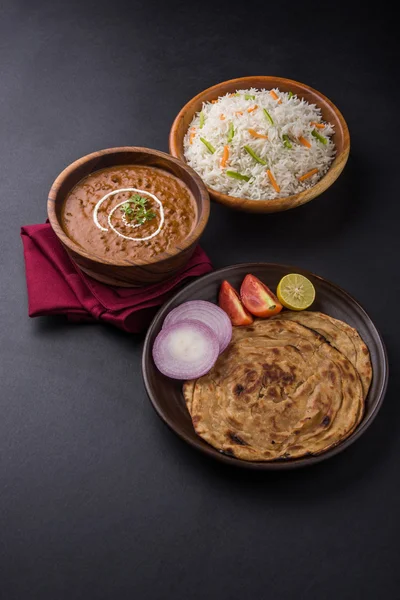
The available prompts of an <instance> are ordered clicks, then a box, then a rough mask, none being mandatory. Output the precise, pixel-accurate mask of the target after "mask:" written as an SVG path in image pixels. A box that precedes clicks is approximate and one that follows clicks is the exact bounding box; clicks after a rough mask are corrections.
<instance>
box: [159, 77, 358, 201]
mask: <svg viewBox="0 0 400 600" xmlns="http://www.w3.org/2000/svg"><path fill="white" fill-rule="evenodd" d="M248 88H257V89H262V88H264V89H266V90H268V89H272V88H279V89H280V90H281V91H283V92H287V91H289V90H291V91H292V92H293V93H294V94H297V95H298V96H301V97H302V98H304V99H305V100H306V101H307V102H309V103H312V104H316V105H317V106H318V108H320V109H321V113H322V117H323V118H324V120H326V121H330V122H331V123H332V122H333V124H334V126H335V133H334V134H333V136H332V139H333V142H334V143H335V146H336V150H337V151H336V156H335V158H334V160H333V162H332V164H331V165H330V167H329V169H328V171H327V172H326V173H325V175H324V176H323V177H321V179H320V180H319V181H318V182H317V183H316V184H315V185H314V186H312V187H311V188H308V189H306V190H304V191H302V192H298V193H297V194H293V195H291V196H286V197H284V198H275V199H272V200H263V199H260V200H250V199H248V198H239V197H235V196H229V195H227V194H223V193H222V192H219V191H218V190H215V189H213V188H210V187H207V190H208V193H209V194H210V196H211V198H212V199H213V200H215V201H216V202H219V203H221V204H225V205H226V206H229V207H231V208H234V209H236V210H242V211H246V212H281V211H285V210H290V209H291V208H295V207H297V206H300V205H302V204H306V203H307V202H310V201H311V200H313V199H314V198H316V197H317V196H320V195H321V194H322V193H323V192H325V191H326V190H327V189H328V188H329V187H330V186H331V185H332V184H333V183H334V182H335V181H336V179H337V178H338V177H339V175H340V174H341V172H342V171H343V169H344V167H345V165H346V163H347V159H348V157H349V152H350V133H349V129H348V126H347V123H346V121H345V119H344V117H343V115H342V113H341V112H340V111H339V109H338V108H337V107H336V106H335V105H334V104H333V102H331V100H329V98H327V97H326V96H325V95H324V94H322V93H321V92H319V91H318V90H316V89H314V88H312V87H311V86H308V85H306V84H305V83H301V82H299V81H295V80H293V79H287V78H284V77H274V76H272V75H254V76H248V77H239V78H236V79H228V80H227V81H223V82H221V83H218V84H216V85H213V86H211V87H209V88H207V89H205V90H203V91H202V92H200V93H199V94H197V95H196V96H194V97H193V98H192V99H191V100H189V102H187V103H186V104H185V105H184V106H183V108H182V109H181V110H180V111H179V113H178V114H177V116H176V117H175V120H174V122H173V124H172V127H171V130H170V134H169V149H170V153H171V154H172V156H174V157H175V158H178V159H180V160H182V161H183V162H185V163H186V159H185V155H184V148H183V141H184V137H185V134H186V132H187V130H188V127H189V125H190V123H191V121H192V119H193V117H194V115H195V114H196V113H197V112H198V111H199V110H200V109H201V106H202V104H203V102H209V101H211V100H215V99H217V98H218V97H219V96H223V95H225V94H227V93H231V92H233V91H236V90H240V89H242V90H244V89H248Z"/></svg>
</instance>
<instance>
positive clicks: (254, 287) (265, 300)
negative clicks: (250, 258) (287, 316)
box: [240, 275, 282, 317]
mask: <svg viewBox="0 0 400 600" xmlns="http://www.w3.org/2000/svg"><path fill="white" fill-rule="evenodd" d="M240 298H241V300H242V302H243V304H244V305H245V307H246V308H247V310H248V311H250V312H251V314H252V315H255V316H256V317H272V315H276V314H278V313H279V312H281V310H282V304H281V303H280V302H279V300H278V298H277V297H276V296H275V294H274V293H273V292H271V290H270V289H269V288H268V287H267V286H266V285H264V284H263V282H262V281H260V280H259V279H258V278H257V277H255V276H254V275H246V277H245V278H244V280H243V283H242V285H241V287H240Z"/></svg>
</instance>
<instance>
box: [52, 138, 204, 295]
mask: <svg viewBox="0 0 400 600" xmlns="http://www.w3.org/2000/svg"><path fill="white" fill-rule="evenodd" d="M117 165H146V166H152V167H159V168H161V169H164V170H165V171H168V172H169V173H172V174H173V175H175V176H176V177H178V178H179V179H181V180H182V181H183V182H184V183H186V185H187V186H188V187H189V189H190V190H191V192H192V193H193V196H194V198H195V200H196V203H197V222H196V225H195V227H194V229H193V231H192V233H191V234H190V236H189V237H188V238H186V240H184V241H183V242H182V243H181V244H179V247H178V246H176V247H175V248H173V249H172V251H171V250H170V251H168V252H164V253H162V254H159V255H158V256H157V257H156V259H154V260H139V259H137V260H136V259H130V258H129V257H127V258H121V259H120V260H119V261H116V260H115V259H114V260H112V261H111V260H106V259H103V258H100V257H98V256H96V255H95V254H93V253H91V252H90V251H88V250H86V249H84V248H82V247H81V246H80V245H78V244H76V243H75V242H74V241H72V240H71V239H70V238H69V237H68V236H67V235H66V233H65V231H64V229H63V227H62V225H61V210H62V205H63V202H64V200H65V198H66V196H67V195H68V193H69V192H70V191H71V189H72V188H73V187H74V186H75V185H76V184H77V183H78V182H79V181H80V180H81V179H83V178H84V177H86V176H87V175H89V174H90V173H93V172H94V171H98V170H100V169H104V168H106V167H112V166H117ZM47 213H48V217H49V221H50V223H51V226H52V228H53V230H54V232H55V233H56V235H57V237H58V239H59V240H60V242H61V243H62V245H63V246H64V248H65V250H66V251H67V253H68V255H69V256H70V258H71V259H72V260H73V261H74V262H75V263H76V265H78V267H79V268H80V269H81V270H82V271H84V272H85V273H87V274H88V275H90V276H91V277H93V278H94V279H97V280H98V281H102V282H103V283H108V284H111V285H117V286H125V287H136V286H143V285H149V284H152V283H156V282H158V281H162V280H164V279H168V278H169V277H172V276H173V275H174V274H175V273H176V272H177V271H179V269H181V268H182V267H183V266H184V265H185V264H186V263H187V262H188V260H189V259H190V257H191V255H192V254H193V252H194V249H195V247H196V246H197V244H198V242H199V239H200V237H201V235H202V233H203V231H204V228H205V226H206V224H207V221H208V217H209V213H210V199H209V195H208V192H207V189H206V187H205V185H204V184H203V182H202V180H201V179H200V177H199V176H198V175H197V174H196V173H195V172H194V171H193V169H191V168H190V167H188V166H187V165H186V164H184V163H183V162H181V161H180V160H177V159H176V158H173V157H172V156H170V155H169V154H166V153H165V152H159V151H158V150H151V149H149V148H139V147H133V146H132V147H131V146H126V147H121V148H108V149H106V150H100V151H98V152H93V153H92V154H88V155H87V156H84V157H82V158H80V159H79V160H77V161H75V162H73V163H72V164H71V165H69V166H68V167H67V168H66V169H64V171H62V173H61V174H60V175H59V176H58V177H57V179H56V180H55V182H54V183H53V185H52V187H51V189H50V192H49V198H48V202H47Z"/></svg>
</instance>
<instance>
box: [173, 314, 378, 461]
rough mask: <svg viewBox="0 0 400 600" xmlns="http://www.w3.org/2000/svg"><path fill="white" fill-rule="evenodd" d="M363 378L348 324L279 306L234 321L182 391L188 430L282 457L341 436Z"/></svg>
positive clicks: (359, 347) (354, 418) (353, 418)
mask: <svg viewBox="0 0 400 600" xmlns="http://www.w3.org/2000/svg"><path fill="white" fill-rule="evenodd" d="M371 378H372V367H371V360H370V356H369V351H368V348H367V346H366V345H365V343H364V342H363V340H362V339H361V337H360V335H359V334H358V332H357V331H356V330H355V329H353V328H352V327H350V326H349V325H347V324H346V323H343V322H342V321H339V320H337V319H334V318H332V317H329V316H328V315H325V314H323V313H319V312H312V311H303V312H293V311H285V312H283V313H281V314H279V315H277V316H276V317H273V318H270V319H258V320H256V321H255V322H254V323H253V324H252V325H251V326H248V327H235V328H234V331H233V337H232V341H231V343H230V345H229V346H228V348H227V349H226V350H225V352H223V353H222V354H221V355H220V357H219V359H218V360H217V362H216V364H215V365H214V367H213V368H212V370H211V371H210V372H209V373H208V374H207V375H204V376H203V377H201V378H199V379H197V380H194V381H187V382H186V383H185V384H184V387H183V392H184V397H185V401H186V405H187V408H188V410H189V413H190V415H191V418H192V422H193V426H194V428H195V431H196V433H197V434H198V435H199V436H200V437H202V438H203V439H204V440H206V441H207V442H208V443H209V444H211V445H212V446H214V447H215V448H217V449H218V450H220V451H221V452H223V453H225V454H228V455H231V456H235V457H237V458H240V459H243V460H251V461H271V460H286V459H292V458H298V457H302V456H308V455H310V456H311V455H317V454H320V453H321V452H325V451H326V450H327V449H328V448H332V447H333V446H335V445H337V444H338V443H339V442H341V441H342V440H343V439H345V438H346V437H348V436H349V435H350V434H351V433H352V431H354V429H355V428H356V427H357V425H358V423H359V422H360V420H361V418H362V416H363V412H364V402H365V398H366V396H367V393H368V389H369V386H370V383H371Z"/></svg>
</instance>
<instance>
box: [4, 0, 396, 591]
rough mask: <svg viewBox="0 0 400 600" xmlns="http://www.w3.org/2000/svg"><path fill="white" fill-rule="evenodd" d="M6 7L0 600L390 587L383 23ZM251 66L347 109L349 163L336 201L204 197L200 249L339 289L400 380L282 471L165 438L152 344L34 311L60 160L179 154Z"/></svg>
mask: <svg viewBox="0 0 400 600" xmlns="http://www.w3.org/2000/svg"><path fill="white" fill-rule="evenodd" d="M0 6H1V13H0V75H1V77H0V86H1V87H0V117H1V118H0V123H1V141H0V159H1V171H2V173H1V179H0V187H1V195H0V198H1V200H0V211H1V219H0V241H1V254H0V274H1V284H0V296H1V304H0V331H1V337H2V342H1V349H0V352H1V361H0V386H1V387H0V406H1V417H0V486H1V487H0V598H1V600H3V599H4V600H13V599H18V600H20V599H25V598H29V599H30V600H36V599H40V600H42V599H46V600H47V599H52V600H63V599H64V598H65V599H68V600H75V599H85V600H92V599H93V600H102V599H111V598H112V599H118V600H120V599H122V600H124V599H125V598H126V599H128V598H129V599H131V598H145V599H150V600H153V599H154V600H157V599H160V600H161V599H165V598H184V599H194V600H197V599H200V598H207V599H208V600H212V599H214V598H215V599H219V600H225V599H229V600H235V599H243V598H245V599H246V600H247V598H277V599H284V600H286V599H292V598H307V599H310V598H316V599H319V600H320V599H327V600H330V599H332V600H333V599H335V600H336V599H341V600H342V599H347V598H349V599H350V598H351V599H354V598H367V599H369V598H371V599H375V598H398V597H399V592H398V589H397V587H396V579H397V581H398V578H399V560H398V559H399V552H398V537H399V533H400V531H399V524H400V516H399V515H400V509H399V499H398V492H399V483H400V468H399V457H400V436H399V420H400V403H399V392H400V389H399V375H398V370H397V363H398V361H399V359H400V351H399V346H398V344H397V343H396V342H397V340H396V335H397V337H399V333H400V332H399V325H398V310H397V308H398V303H399V298H400V285H399V277H398V272H399V268H398V257H399V250H400V244H399V238H400V235H399V217H400V211H399V195H398V183H397V175H398V171H399V163H398V158H399V153H398V121H397V116H398V105H399V86H398V84H397V80H398V78H397V75H396V73H397V70H398V69H397V56H396V55H395V50H396V44H397V41H396V38H393V37H391V36H390V34H389V29H390V27H389V25H390V22H389V17H385V12H384V11H383V10H382V11H379V7H376V10H375V9H374V10H375V12H373V13H372V12H370V13H369V12H368V10H367V9H366V8H365V7H364V8H363V9H362V10H359V11H357V13H354V15H352V14H350V13H349V8H347V9H343V12H341V11H340V10H339V9H338V8H337V10H336V11H335V10H334V8H335V7H337V6H338V5H336V4H335V5H333V4H332V5H331V7H328V6H327V5H323V3H320V4H319V5H315V6H314V7H311V6H310V5H307V3H298V4H296V5H295V6H293V5H290V3H289V4H288V3H278V4H277V3H272V4H271V3H264V2H263V3H261V2H252V3H249V2H245V3H243V4H241V5H238V6H236V5H233V4H228V3H215V5H214V8H213V7H212V5H211V4H209V5H208V6H206V5H205V4H201V3H198V4H197V5H196V7H194V6H192V7H191V6H190V3H177V2H168V3H165V4H162V3H161V2H160V3H147V4H146V3H141V2H138V1H135V0H132V1H131V2H124V3H123V2H121V1H118V0H114V1H113V2H101V1H100V2H99V1H97V2H94V1H93V2H92V1H90V2H77V1H76V2H75V1H73V2H52V1H50V0H44V1H43V0H42V1H40V2H30V1H28V0H25V1H22V0H19V1H12V0H9V1H6V2H0ZM324 6H325V8H324ZM360 6H361V5H360ZM250 74H257V75H258V74H265V75H268V74H269V75H281V76H284V77H289V78H292V79H297V80H299V81H304V82H305V83H307V84H309V85H311V86H313V87H315V88H317V89H319V90H321V91H322V92H323V93H324V94H325V95H327V96H328V97H329V98H330V99H331V100H332V101H333V102H334V103H335V104H336V105H337V106H338V107H339V108H340V110H341V111H342V112H343V114H344V116H345V118H346V120H347V123H348V125H349V129H350V133H351V141H352V148H351V155H350V158H349V161H348V164H347V166H346V168H345V170H344V172H343V174H342V175H341V176H340V178H339V180H338V181H337V182H336V183H335V184H334V185H333V187H332V188H330V190H329V191H327V192H326V193H325V194H324V195H323V196H321V197H320V198H319V199H317V200H315V201H313V202H311V203H310V204H308V205H305V206H303V207H301V208H298V209H296V210H293V211H290V212H288V213H281V214H276V215H265V216H259V215H258V216H257V215H248V214H240V213H235V212H231V211H229V210H228V209H226V208H224V207H222V206H218V205H215V204H213V205H212V210H211V218H210V221H209V225H208V227H207V230H206V232H205V234H204V237H203V240H202V245H203V247H204V249H205V250H206V251H207V252H208V254H209V255H210V257H211V259H212V261H213V263H214V265H215V267H217V268H218V267H223V266H226V265H230V264H233V263H238V262H247V261H270V262H282V263H289V264H295V265H299V266H301V267H303V268H306V269H309V270H311V271H313V272H315V273H319V274H321V275H322V276H324V277H327V278H328V279H330V280H332V281H335V282H336V283H338V284H339V285H340V286H342V287H343V288H345V289H347V290H348V291H349V292H350V293H351V294H352V295H354V296H355V297H356V298H357V299H358V300H359V301H360V302H361V304H362V305H363V306H364V307H365V308H366V310H367V311H368V312H369V314H370V315H371V317H372V318H373V320H374V321H375V323H376V325H377V327H378V329H379V330H380V331H381V333H382V335H383V337H384V340H385V342H386V345H387V349H388V353H389V358H390V363H391V367H392V368H391V375H390V382H389V388H388V392H387V396H386V399H385V402H384V404H383V407H382V410H381V412H380V413H379V415H378V417H377V419H376V420H375V422H374V423H373V425H372V426H371V428H370V429H369V430H368V431H367V433H366V434H365V435H364V436H363V437H362V438H361V439H360V440H359V441H358V442H357V443H356V444H354V445H353V446H352V447H351V448H349V449H348V450H346V451H345V452H343V453H342V454H340V455H338V456H337V457H335V458H332V459H330V460H329V461H326V462H324V463H321V464H319V465H317V466H315V467H312V468H308V469H301V470H298V471H292V472H282V473H254V472H247V471H244V470H240V469H235V468H228V467H226V466H224V465H222V464H218V463H215V462H213V461H211V460H210V459H207V458H206V457H203V456H202V455H200V454H199V453H197V452H196V451H194V450H193V449H191V448H189V447H188V446H186V445H185V444H184V443H183V442H182V441H181V440H179V439H178V438H177V437H176V436H175V435H174V434H173V433H171V432H170V431H169V430H168V429H167V428H166V427H165V425H164V424H163V423H162V422H161V421H160V420H159V419H158V417H157V416H156V414H155V413H154V411H153V409H152V407H151V405H150V403H149V401H148V399H147V397H146V393H145V390H144V388H143V384H142V378H141V366H140V359H141V351H142V345H143V337H141V336H134V335H127V334H124V333H122V332H120V331H117V330H115V329H113V328H111V327H107V326H103V325H86V326H79V325H72V324H68V323H67V322H66V321H65V320H64V319H63V318H62V317H58V318H56V317H52V318H40V319H35V320H30V319H29V318H28V315H27V297H26V287H25V271H24V263H23V256H22V245H21V241H20V237H19V227H20V226H21V225H24V224H28V223H39V222H43V221H44V219H45V218H46V198H47V192H48V190H49V187H50V185H51V183H52V181H53V180H54V178H55V177H56V176H57V175H58V173H59V172H60V171H61V170H62V169H63V168H64V167H65V166H66V165H68V164H69V163H70V162H72V161H73V160H75V159H76V158H78V157H80V156H82V155H84V154H87V153H89V152H91V151H94V150H99V149H101V148H107V147H112V146H120V145H137V146H148V147H152V148H157V149H160V150H165V151H167V150H168V133H169V129H170V126H171V123H172V121H173V118H174V117H175V115H176V113H177V112H178V110H179V109H180V108H181V106H182V105H183V104H184V103H185V102H186V101H187V100H188V99H189V98H191V97H192V96H193V95H195V94H196V93H197V92H199V91H201V90H202V89H204V88H205V87H208V86H210V85H213V84H215V83H217V82H219V81H223V80H225V79H229V78H232V77H239V76H244V75H250ZM396 148H397V150H396Z"/></svg>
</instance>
